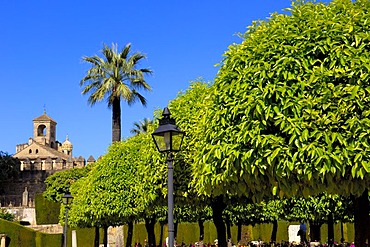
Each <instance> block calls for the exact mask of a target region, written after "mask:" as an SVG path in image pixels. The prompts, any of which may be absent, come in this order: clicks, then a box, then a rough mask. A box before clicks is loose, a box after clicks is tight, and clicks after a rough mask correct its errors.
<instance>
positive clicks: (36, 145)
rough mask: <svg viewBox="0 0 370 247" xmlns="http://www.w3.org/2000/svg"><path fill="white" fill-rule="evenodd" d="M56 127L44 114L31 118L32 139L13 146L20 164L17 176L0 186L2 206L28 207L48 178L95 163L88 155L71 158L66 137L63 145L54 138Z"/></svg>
mask: <svg viewBox="0 0 370 247" xmlns="http://www.w3.org/2000/svg"><path fill="white" fill-rule="evenodd" d="M56 126H57V122H56V121H55V120H53V119H52V118H51V117H49V116H48V115H47V114H46V112H44V114H42V115H41V116H39V117H37V118H35V119H33V137H31V138H29V140H28V143H23V144H18V145H16V153H15V154H14V155H13V157H14V158H18V159H19V161H20V162H21V172H20V175H19V177H18V178H16V179H13V180H12V181H6V182H3V183H1V184H0V203H1V205H2V206H9V205H11V206H23V207H32V206H33V204H34V198H35V195H36V194H39V193H42V192H43V191H44V190H45V184H44V181H45V179H46V178H47V177H48V176H49V175H51V174H53V173H55V172H57V171H61V170H65V169H74V168H81V167H84V166H85V165H88V164H90V163H94V162H95V159H94V158H93V157H92V156H90V157H89V158H88V160H87V161H86V160H85V159H84V158H83V157H81V156H79V157H73V156H72V153H73V152H72V151H73V145H72V143H71V142H70V141H69V139H68V136H67V137H66V139H65V141H64V142H63V143H61V142H59V141H58V140H57V139H56V130H57V128H56ZM25 192H27V201H25V199H24V198H25V196H24V193H25Z"/></svg>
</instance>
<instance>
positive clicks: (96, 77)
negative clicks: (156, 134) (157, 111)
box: [80, 44, 152, 142]
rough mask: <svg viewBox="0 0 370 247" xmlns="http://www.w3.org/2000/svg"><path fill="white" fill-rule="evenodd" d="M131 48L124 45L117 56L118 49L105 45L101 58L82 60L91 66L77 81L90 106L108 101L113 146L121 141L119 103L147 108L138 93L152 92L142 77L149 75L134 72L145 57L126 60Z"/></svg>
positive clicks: (143, 72)
mask: <svg viewBox="0 0 370 247" xmlns="http://www.w3.org/2000/svg"><path fill="white" fill-rule="evenodd" d="M130 48H131V44H127V45H126V46H125V47H124V49H122V51H121V52H120V53H118V51H117V45H114V44H112V48H110V47H108V46H107V45H104V48H103V50H102V54H103V55H104V57H103V58H101V57H99V56H97V55H95V56H92V57H83V58H82V59H83V60H84V61H85V62H88V63H90V64H91V65H92V67H91V68H90V69H89V70H88V71H87V74H86V76H85V77H84V78H83V79H82V80H81V81H80V86H84V88H83V90H82V94H88V93H90V96H89V98H88V102H89V104H90V105H94V104H95V103H97V102H100V101H102V100H103V99H106V100H107V102H108V107H109V108H112V142H116V141H120V140H121V99H122V100H124V101H126V102H127V103H128V105H129V106H131V105H132V104H133V103H135V102H136V101H137V100H139V101H140V102H141V104H142V105H144V106H146V99H145V98H144V97H143V96H142V95H141V94H140V93H139V92H138V91H137V90H138V89H144V90H148V91H150V90H151V87H150V86H149V84H148V83H147V82H146V81H145V79H144V75H145V74H151V73H152V71H151V70H150V69H137V66H138V63H139V61H140V60H141V59H143V58H146V56H145V55H143V54H141V53H139V52H137V53H134V54H132V55H131V56H129V53H130Z"/></svg>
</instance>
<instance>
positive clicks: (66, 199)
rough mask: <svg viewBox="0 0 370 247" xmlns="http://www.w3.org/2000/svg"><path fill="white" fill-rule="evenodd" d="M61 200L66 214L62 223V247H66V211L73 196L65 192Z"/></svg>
mask: <svg viewBox="0 0 370 247" xmlns="http://www.w3.org/2000/svg"><path fill="white" fill-rule="evenodd" d="M62 199H63V204H64V205H65V208H66V214H65V219H64V220H65V221H64V233H63V235H64V243H63V246H64V247H67V229H68V210H69V208H70V205H71V203H72V201H73V196H72V195H71V194H70V193H69V192H68V191H67V192H66V193H65V194H64V196H62Z"/></svg>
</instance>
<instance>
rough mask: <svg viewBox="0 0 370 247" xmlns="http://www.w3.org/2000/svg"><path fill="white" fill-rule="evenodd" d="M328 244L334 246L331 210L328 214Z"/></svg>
mask: <svg viewBox="0 0 370 247" xmlns="http://www.w3.org/2000/svg"><path fill="white" fill-rule="evenodd" d="M328 244H329V246H334V216H333V213H332V212H330V213H329V215H328Z"/></svg>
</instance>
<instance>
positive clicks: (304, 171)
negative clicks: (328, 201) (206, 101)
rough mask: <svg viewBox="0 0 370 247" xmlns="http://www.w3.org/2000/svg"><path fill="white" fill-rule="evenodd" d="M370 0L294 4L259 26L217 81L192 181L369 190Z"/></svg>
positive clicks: (290, 192)
mask: <svg viewBox="0 0 370 247" xmlns="http://www.w3.org/2000/svg"><path fill="white" fill-rule="evenodd" d="M369 8H370V2H369V1H366V0H359V1H356V2H352V1H349V0H334V1H332V2H331V3H330V4H328V5H325V4H324V3H312V2H305V1H304V2H295V3H293V5H292V7H291V9H288V10H287V11H289V13H288V14H273V15H272V16H271V17H270V18H269V19H268V20H267V21H260V22H254V23H253V24H252V26H251V27H249V30H248V31H247V32H246V33H245V34H244V40H243V41H242V43H241V44H236V45H232V46H230V47H229V50H228V51H227V52H226V53H225V54H224V55H225V59H224V61H223V64H222V67H221V68H220V71H219V73H218V76H217V78H216V80H215V83H214V85H213V86H212V94H211V101H212V102H211V106H210V107H209V108H208V111H207V112H206V115H207V116H206V117H205V118H204V123H203V126H205V128H204V131H205V136H206V138H205V140H204V142H199V143H198V144H197V148H198V149H199V150H200V152H199V153H198V155H197V156H196V159H195V163H194V169H193V170H194V171H195V172H194V179H193V182H194V184H195V186H196V188H197V190H198V192H199V193H202V194H207V195H220V194H229V195H246V196H247V197H250V198H253V199H255V200H262V199H263V198H264V197H265V196H269V197H271V196H274V195H279V196H280V197H284V196H286V197H293V196H304V197H307V196H308V195H314V194H318V193H321V192H323V191H328V192H329V193H332V194H343V195H350V194H353V195H360V194H361V193H362V192H363V191H364V190H365V188H369V187H370V163H369V162H370V160H369V157H370V155H369V154H370V148H369V134H370V132H369V129H370V128H369V127H370V118H369V115H370V104H368V102H369V101H370V83H369V82H370V73H369V71H370V65H369V64H370V53H369V51H370V46H369V41H370V25H368V20H369V19H370V12H369V11H368V9H369Z"/></svg>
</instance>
